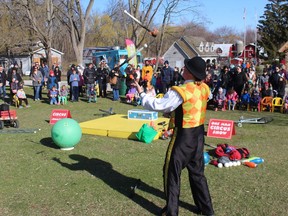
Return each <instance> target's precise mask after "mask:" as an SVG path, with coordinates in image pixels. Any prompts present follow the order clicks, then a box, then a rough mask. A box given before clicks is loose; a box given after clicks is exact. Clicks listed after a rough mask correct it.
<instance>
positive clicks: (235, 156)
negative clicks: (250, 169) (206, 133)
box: [215, 143, 250, 161]
mask: <svg viewBox="0 0 288 216" xmlns="http://www.w3.org/2000/svg"><path fill="white" fill-rule="evenodd" d="M215 155H216V156H217V157H219V158H220V157H223V156H226V157H228V158H229V159H230V160H232V161H234V160H241V159H243V158H249V156H250V151H249V150H248V149H247V148H236V147H235V146H229V145H228V144H227V143H225V144H218V145H217V147H216V148H215Z"/></svg>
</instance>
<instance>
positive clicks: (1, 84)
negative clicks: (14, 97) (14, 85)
mask: <svg viewBox="0 0 288 216" xmlns="http://www.w3.org/2000/svg"><path fill="white" fill-rule="evenodd" d="M6 80H7V75H6V72H5V71H4V69H3V66H2V65H0V97H2V99H3V100H4V98H9V96H8V95H7V94H6Z"/></svg>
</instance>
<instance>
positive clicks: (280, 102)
mask: <svg viewBox="0 0 288 216" xmlns="http://www.w3.org/2000/svg"><path fill="white" fill-rule="evenodd" d="M275 107H277V108H279V110H280V113H283V108H284V101H283V99H282V98H281V97H275V98H273V100H272V112H274V110H275Z"/></svg>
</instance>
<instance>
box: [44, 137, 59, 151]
mask: <svg viewBox="0 0 288 216" xmlns="http://www.w3.org/2000/svg"><path fill="white" fill-rule="evenodd" d="M40 143H41V144H42V145H44V146H47V147H49V148H54V149H59V147H58V146H57V145H56V144H55V143H54V141H53V140H52V138H51V137H46V138H43V139H41V140H40Z"/></svg>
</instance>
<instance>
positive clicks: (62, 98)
mask: <svg viewBox="0 0 288 216" xmlns="http://www.w3.org/2000/svg"><path fill="white" fill-rule="evenodd" d="M67 96H68V90H67V88H66V85H63V86H61V89H60V92H59V95H58V104H63V105H64V104H66V103H67Z"/></svg>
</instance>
